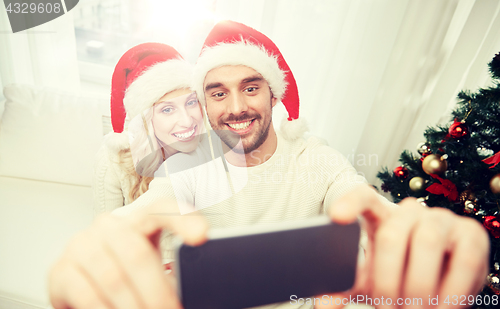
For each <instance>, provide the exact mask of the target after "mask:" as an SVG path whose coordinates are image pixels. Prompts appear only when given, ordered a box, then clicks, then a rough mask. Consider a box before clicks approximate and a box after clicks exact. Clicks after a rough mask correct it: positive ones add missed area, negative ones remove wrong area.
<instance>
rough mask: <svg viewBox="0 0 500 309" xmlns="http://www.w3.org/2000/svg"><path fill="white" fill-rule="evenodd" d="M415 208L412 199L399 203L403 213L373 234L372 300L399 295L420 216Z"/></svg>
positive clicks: (394, 215)
mask: <svg viewBox="0 0 500 309" xmlns="http://www.w3.org/2000/svg"><path fill="white" fill-rule="evenodd" d="M415 204H416V202H415V201H414V200H413V199H405V200H404V201H402V202H401V204H400V207H401V208H402V209H400V210H403V211H395V212H394V214H393V216H391V217H390V218H389V219H387V221H386V222H384V224H383V225H381V226H380V228H379V230H378V231H377V234H376V236H375V244H374V246H375V250H374V252H373V260H374V261H373V279H372V280H371V282H372V283H373V295H374V296H375V297H378V298H381V297H382V296H383V297H384V298H388V297H389V298H391V299H397V298H398V297H400V295H401V292H402V291H401V286H402V283H403V280H404V275H405V270H406V261H407V255H408V248H409V243H410V236H411V234H412V230H413V228H414V226H415V224H416V223H417V222H418V220H419V219H420V217H421V216H422V209H421V208H422V206H421V205H415ZM403 208H404V209H403ZM395 231H397V232H395ZM388 307H394V306H388ZM381 308H385V307H384V306H381Z"/></svg>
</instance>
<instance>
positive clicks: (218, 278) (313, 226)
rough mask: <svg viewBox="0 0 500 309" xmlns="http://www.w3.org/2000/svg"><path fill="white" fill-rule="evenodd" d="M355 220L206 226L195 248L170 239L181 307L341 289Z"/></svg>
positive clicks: (352, 258)
mask: <svg viewBox="0 0 500 309" xmlns="http://www.w3.org/2000/svg"><path fill="white" fill-rule="evenodd" d="M359 235H360V227H359V224H358V223H357V222H356V223H352V224H349V225H339V224H335V223H332V222H331V220H330V219H329V218H328V217H326V216H319V217H314V218H309V219H303V220H301V221H293V222H284V223H278V224H274V225H273V226H269V225H267V226H265V227H264V226H262V227H257V226H250V227H247V228H236V229H233V228H228V229H218V230H215V229H214V230H211V231H210V232H209V235H208V236H209V237H208V241H207V242H206V243H205V244H203V245H201V246H188V245H186V244H183V243H182V241H181V240H180V239H179V238H178V239H177V240H176V241H174V248H175V255H176V263H175V272H176V277H177V280H178V292H179V297H180V299H181V301H182V304H183V305H184V309H199V308H217V309H224V308H228V309H229V308H230V309H234V308H246V307H254V306H260V305H264V304H270V303H276V302H284V301H290V300H291V297H292V295H294V296H295V297H296V298H295V299H298V298H301V297H302V298H305V297H311V296H315V295H324V294H328V293H334V292H341V291H346V290H348V289H350V288H351V287H352V286H353V284H354V279H355V275H356V264H357V257H358V244H359Z"/></svg>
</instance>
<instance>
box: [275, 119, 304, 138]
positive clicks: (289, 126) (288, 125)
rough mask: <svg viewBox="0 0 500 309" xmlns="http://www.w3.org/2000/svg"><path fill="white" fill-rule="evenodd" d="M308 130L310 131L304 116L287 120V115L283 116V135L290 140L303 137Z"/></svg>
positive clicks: (281, 129) (281, 128)
mask: <svg viewBox="0 0 500 309" xmlns="http://www.w3.org/2000/svg"><path fill="white" fill-rule="evenodd" d="M307 131H309V127H308V125H307V121H306V120H305V119H304V117H301V118H298V119H293V120H287V119H286V117H285V118H283V121H281V126H280V132H281V135H282V136H283V138H285V139H287V140H289V141H293V140H296V139H298V138H300V137H302V136H303V135H304V133H305V132H307Z"/></svg>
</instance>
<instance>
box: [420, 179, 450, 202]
mask: <svg viewBox="0 0 500 309" xmlns="http://www.w3.org/2000/svg"><path fill="white" fill-rule="evenodd" d="M431 177H432V178H437V179H438V180H439V182H441V184H438V183H433V184H432V185H430V186H429V187H427V189H425V190H426V191H428V192H430V193H432V194H436V195H439V194H442V195H444V196H445V197H447V198H448V200H449V201H450V202H455V201H456V200H457V199H458V191H457V187H456V186H455V184H454V183H453V182H451V181H450V180H448V179H443V178H441V177H439V176H438V175H436V174H431Z"/></svg>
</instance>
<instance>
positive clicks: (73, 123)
mask: <svg viewBox="0 0 500 309" xmlns="http://www.w3.org/2000/svg"><path fill="white" fill-rule="evenodd" d="M3 94H4V97H5V100H4V101H3V102H2V103H0V308H51V306H50V302H49V299H48V293H47V273H48V270H49V269H50V266H51V264H52V263H53V262H54V260H55V259H56V258H57V256H59V255H60V253H61V252H62V250H63V248H64V246H65V244H66V243H67V242H68V240H69V239H70V238H71V237H72V236H74V235H75V234H76V233H78V231H80V230H82V229H84V228H85V227H87V226H89V225H90V224H91V222H92V220H93V217H94V211H93V200H92V199H93V198H92V189H91V182H92V169H93V163H94V157H95V154H96V153H97V151H98V149H99V147H100V145H101V140H102V137H103V134H105V133H106V131H109V126H108V125H103V122H105V123H109V112H108V109H109V99H108V98H106V97H103V96H98V95H91V94H73V93H67V92H64V91H60V90H56V89H46V88H40V87H34V86H29V85H8V86H6V87H4V92H3Z"/></svg>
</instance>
